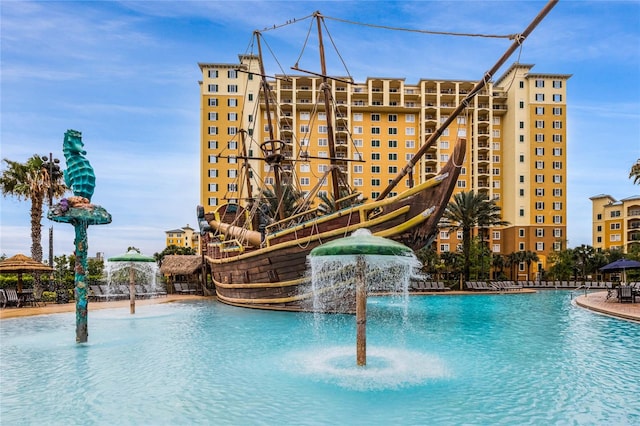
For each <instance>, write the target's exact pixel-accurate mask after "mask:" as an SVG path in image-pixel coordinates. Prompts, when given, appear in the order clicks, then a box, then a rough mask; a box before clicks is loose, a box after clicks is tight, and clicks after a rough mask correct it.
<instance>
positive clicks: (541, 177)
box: [536, 175, 544, 183]
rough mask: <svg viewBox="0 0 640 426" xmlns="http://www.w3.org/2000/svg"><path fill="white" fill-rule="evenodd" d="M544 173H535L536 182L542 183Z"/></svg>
mask: <svg viewBox="0 0 640 426" xmlns="http://www.w3.org/2000/svg"><path fill="white" fill-rule="evenodd" d="M543 182H544V175H536V183H543Z"/></svg>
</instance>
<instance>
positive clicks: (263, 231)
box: [197, 0, 556, 312]
mask: <svg viewBox="0 0 640 426" xmlns="http://www.w3.org/2000/svg"><path fill="white" fill-rule="evenodd" d="M555 3H556V1H554V0H552V1H550V2H549V3H548V4H547V5H546V6H545V8H544V9H543V10H542V11H540V13H539V14H538V15H537V16H536V17H535V19H534V20H533V21H532V22H531V23H530V24H529V26H528V27H527V28H526V29H525V31H523V32H522V33H521V34H517V35H515V36H514V37H513V38H514V40H513V41H512V42H511V44H510V46H509V48H508V49H507V51H506V52H505V53H504V54H503V56H502V57H501V58H500V59H499V60H498V61H497V62H496V63H495V65H494V66H493V67H492V68H491V69H490V70H489V71H487V72H486V73H485V74H484V75H483V78H482V79H481V80H480V81H478V82H477V83H476V84H475V86H474V87H473V88H472V89H471V90H469V91H468V93H467V94H466V96H465V97H464V99H462V100H461V102H460V103H459V104H458V106H457V107H456V108H455V109H454V110H453V111H452V112H451V114H450V115H449V116H448V118H446V120H444V121H443V122H442V124H441V125H440V127H439V128H437V129H435V131H433V132H432V133H430V134H428V135H426V137H425V140H424V143H422V145H421V146H420V147H419V148H418V149H417V151H416V152H415V154H414V155H413V156H412V157H411V159H410V160H409V161H408V163H407V164H406V165H405V166H404V167H403V168H402V169H401V170H400V172H399V173H398V174H397V176H396V177H395V178H394V179H392V180H391V181H390V183H389V185H388V186H387V187H386V188H385V189H384V190H383V191H381V192H380V193H379V195H378V196H377V198H375V199H367V198H365V197H364V196H363V194H361V193H359V192H357V191H355V190H354V189H353V188H351V187H350V186H349V184H348V180H347V173H346V171H347V170H346V167H344V164H345V162H348V161H356V162H360V161H363V160H362V159H361V158H358V156H357V155H356V156H355V157H356V159H355V160H347V159H346V158H345V156H343V155H339V154H340V153H339V152H337V151H336V146H337V145H341V144H345V143H346V142H347V139H348V138H349V136H350V129H348V128H346V126H345V125H344V122H346V120H344V117H343V114H344V109H343V108H344V104H343V103H342V104H341V103H340V102H337V101H336V98H335V96H334V95H335V93H336V92H335V90H336V87H342V88H343V89H342V90H348V88H349V86H350V85H351V84H353V79H352V78H350V77H349V78H343V77H332V76H329V75H327V67H326V64H325V56H324V55H325V51H324V44H323V30H324V31H326V25H325V18H326V17H324V16H323V15H321V14H320V13H319V12H316V13H314V14H313V15H312V16H310V17H308V18H311V19H310V21H311V23H312V24H315V26H317V34H318V43H319V49H318V51H319V53H320V70H319V71H318V72H312V71H305V70H302V69H300V68H299V67H298V65H297V64H296V65H295V66H293V67H292V69H293V70H294V71H296V72H298V73H303V74H309V75H311V76H312V78H314V79H315V81H316V82H317V84H314V88H315V89H317V97H316V98H314V99H317V102H314V112H316V113H320V114H322V115H323V117H322V119H323V120H326V144H327V146H328V157H327V158H318V157H313V156H311V155H309V151H308V150H306V149H305V144H304V143H302V144H301V143H300V141H296V140H294V136H293V135H294V132H291V126H290V123H288V122H287V120H276V119H274V117H280V111H281V110H280V109H279V108H280V107H279V106H278V104H277V102H276V100H277V99H276V97H275V96H274V95H273V93H272V92H271V88H272V84H273V82H274V81H275V80H276V79H287V76H286V75H285V74H283V75H276V76H272V77H270V76H268V75H267V74H266V72H265V69H264V61H263V58H262V50H263V48H262V46H263V44H262V39H263V37H262V33H261V32H259V31H256V32H254V43H252V46H255V47H256V48H257V55H255V54H251V55H248V58H250V60H253V59H255V60H256V61H257V66H254V67H253V68H249V67H246V68H243V67H239V68H238V69H237V70H236V71H237V72H246V73H251V76H252V77H256V78H260V79H261V91H262V93H261V99H260V101H261V104H262V107H263V114H262V116H263V117H264V119H266V124H264V125H263V126H262V127H261V128H260V129H256V130H257V131H255V132H253V131H251V130H248V129H244V130H240V131H239V132H238V135H239V139H238V141H237V146H238V153H237V154H238V155H234V157H235V158H236V159H237V161H238V164H239V166H240V167H239V171H238V174H237V178H238V184H239V185H240V186H242V187H243V197H242V198H240V199H229V200H226V202H224V203H222V204H220V205H217V206H215V207H213V209H212V210H211V211H205V208H204V207H202V206H198V209H197V216H198V224H199V227H200V233H201V241H200V243H201V248H202V251H203V256H204V258H205V260H206V262H205V264H206V267H207V268H208V272H209V274H210V276H211V280H212V282H213V284H214V285H215V293H216V296H217V298H218V299H219V300H220V301H221V302H224V303H227V304H231V305H236V306H243V307H251V308H261V309H274V310H294V311H311V310H314V306H316V307H317V306H322V310H323V311H328V312H331V311H334V312H342V311H350V310H351V308H352V306H351V305H350V304H349V303H347V304H345V303H343V302H344V299H350V297H349V295H350V293H351V292H352V291H353V285H352V283H349V282H345V283H343V285H342V288H338V289H336V288H335V286H334V288H323V289H313V291H312V289H311V285H310V281H311V280H310V277H309V276H308V272H307V271H308V268H307V256H308V254H309V252H310V251H311V250H312V249H313V248H315V247H317V246H319V245H321V244H324V243H326V242H328V241H331V240H333V239H336V238H341V237H345V236H348V235H350V234H351V233H352V232H353V231H355V230H357V229H360V228H366V229H368V230H369V231H371V232H372V233H373V234H374V235H376V236H380V237H386V238H390V239H393V240H395V241H398V242H400V243H403V244H405V245H406V246H408V247H410V248H412V249H414V250H417V249H420V248H422V247H424V246H425V245H427V244H429V243H430V242H431V241H433V239H434V237H435V234H436V231H437V224H438V221H439V219H440V217H441V215H442V214H443V212H444V210H445V208H446V205H447V203H448V201H449V198H450V196H451V194H452V192H453V190H454V187H455V186H456V182H457V180H458V176H459V174H460V171H461V165H462V164H463V161H464V158H465V152H466V140H465V139H460V138H459V139H458V140H457V142H456V145H455V147H454V148H453V150H452V153H451V155H450V157H449V159H448V161H447V162H446V164H445V165H444V166H442V167H441V168H440V170H439V171H438V172H437V174H435V175H434V176H432V177H430V178H428V179H419V180H421V182H419V183H417V184H415V185H414V179H413V170H414V168H415V167H416V165H419V164H420V160H421V158H423V156H424V155H425V153H427V151H428V150H429V149H430V148H431V147H433V146H434V144H435V143H436V141H437V140H438V138H439V137H440V136H441V135H442V133H443V132H444V131H445V129H447V128H448V127H449V125H450V124H451V123H452V122H454V120H456V118H457V117H458V116H459V115H460V114H461V113H462V112H463V111H464V110H465V109H467V108H469V106H470V105H472V102H471V101H472V99H473V98H474V97H475V96H476V95H477V94H478V93H480V92H481V91H482V89H483V88H484V87H485V85H486V84H487V82H489V81H490V80H491V78H492V77H493V75H494V74H495V73H496V72H497V70H498V69H499V68H500V67H501V66H502V65H503V64H504V63H505V62H506V61H507V60H508V58H509V57H510V56H511V55H512V54H513V52H514V51H515V50H516V49H518V47H519V46H520V45H521V44H522V42H523V41H524V40H525V38H526V37H527V36H528V35H529V34H530V33H531V31H533V29H534V28H535V27H536V26H537V25H538V23H539V22H540V21H541V20H542V19H543V18H544V16H545V15H546V14H547V13H548V12H549V11H550V10H551V9H552V8H553V6H554V5H555ZM301 21H304V19H303V20H301ZM298 22H300V21H298ZM276 27H277V26H276ZM276 27H274V28H276ZM310 32H311V31H310ZM256 70H257V71H256ZM338 90H340V89H338ZM341 108H342V109H341ZM251 113H252V114H256V112H251ZM284 115H285V116H286V114H284ZM343 120H344V121H343ZM256 121H258V120H253V122H254V123H255V122H256ZM323 123H324V121H323ZM280 125H282V126H280ZM262 129H266V130H264V131H265V132H267V133H268V134H267V135H265V136H264V139H262V140H260V141H257V140H255V139H254V135H261V136H260V138H263V136H262V132H261V131H262ZM345 135H346V137H345ZM251 145H253V146H255V145H257V146H259V148H260V150H261V154H262V155H260V156H253V155H251V154H252V150H251V149H249V148H248V146H251ZM294 146H295V148H296V149H293V148H294ZM294 152H295V155H294ZM256 161H260V162H264V164H265V165H263V166H262V167H265V170H269V176H268V177H267V178H265V179H263V180H262V181H261V182H260V183H259V184H258V185H253V184H252V181H251V178H252V175H253V176H255V175H259V173H254V172H253V171H252V164H255V163H256ZM311 161H316V162H318V161H325V164H326V167H324V173H323V174H322V175H321V176H319V179H318V181H317V184H316V185H315V187H313V189H311V190H310V191H306V192H302V191H300V190H299V189H297V188H296V179H295V176H294V173H295V170H296V165H297V164H304V163H305V162H306V163H309V162H311ZM403 179H404V180H405V182H407V183H408V185H407V186H408V188H406V189H402V190H398V189H397V187H398V183H399V182H401V181H402V180H403ZM265 183H268V185H266V184H265ZM323 184H328V185H327V186H328V187H329V188H330V191H322V190H321V188H322V185H323ZM318 295H320V296H319V297H320V298H321V299H322V303H320V304H318V303H315V304H314V303H313V298H314V297H316V298H317V297H318Z"/></svg>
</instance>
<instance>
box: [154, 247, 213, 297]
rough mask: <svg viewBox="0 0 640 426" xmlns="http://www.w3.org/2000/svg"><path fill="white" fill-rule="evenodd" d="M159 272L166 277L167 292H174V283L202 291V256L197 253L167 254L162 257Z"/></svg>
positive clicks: (181, 286) (200, 292) (198, 291)
mask: <svg viewBox="0 0 640 426" xmlns="http://www.w3.org/2000/svg"><path fill="white" fill-rule="evenodd" d="M160 272H161V273H162V275H163V276H164V277H166V278H167V292H168V293H176V286H175V284H179V286H180V288H183V287H184V286H188V288H190V289H194V290H196V292H197V293H199V294H202V293H203V288H202V280H203V277H202V257H201V256H199V255H177V254H174V255H167V256H165V257H164V258H163V259H162V266H160Z"/></svg>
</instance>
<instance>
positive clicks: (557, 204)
mask: <svg viewBox="0 0 640 426" xmlns="http://www.w3.org/2000/svg"><path fill="white" fill-rule="evenodd" d="M553 209H554V210H562V202H560V201H554V202H553Z"/></svg>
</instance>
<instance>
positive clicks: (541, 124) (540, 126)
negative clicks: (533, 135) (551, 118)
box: [536, 120, 544, 129]
mask: <svg viewBox="0 0 640 426" xmlns="http://www.w3.org/2000/svg"><path fill="white" fill-rule="evenodd" d="M536 129H544V120H536Z"/></svg>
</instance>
